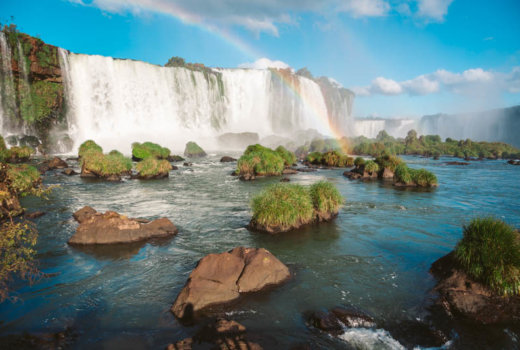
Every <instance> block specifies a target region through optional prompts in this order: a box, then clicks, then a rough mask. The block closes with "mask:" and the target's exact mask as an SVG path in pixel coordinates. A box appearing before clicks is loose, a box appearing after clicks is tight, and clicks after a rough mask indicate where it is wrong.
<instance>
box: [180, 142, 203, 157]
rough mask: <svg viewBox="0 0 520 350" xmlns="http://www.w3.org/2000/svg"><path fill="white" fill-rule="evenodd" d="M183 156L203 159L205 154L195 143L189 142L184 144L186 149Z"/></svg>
mask: <svg viewBox="0 0 520 350" xmlns="http://www.w3.org/2000/svg"><path fill="white" fill-rule="evenodd" d="M184 156H185V157H189V158H193V157H205V156H206V152H204V150H203V149H202V147H200V146H199V145H197V144H196V143H195V142H193V141H190V142H188V143H187V144H186V148H185V149H184Z"/></svg>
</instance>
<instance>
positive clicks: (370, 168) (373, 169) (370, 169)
mask: <svg viewBox="0 0 520 350" xmlns="http://www.w3.org/2000/svg"><path fill="white" fill-rule="evenodd" d="M365 171H366V172H367V173H377V172H378V171H379V165H377V163H376V162H374V161H373V160H369V161H367V162H366V163H365Z"/></svg>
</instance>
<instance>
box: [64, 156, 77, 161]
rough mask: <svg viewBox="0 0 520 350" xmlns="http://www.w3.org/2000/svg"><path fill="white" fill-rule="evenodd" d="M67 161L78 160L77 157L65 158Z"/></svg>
mask: <svg viewBox="0 0 520 350" xmlns="http://www.w3.org/2000/svg"><path fill="white" fill-rule="evenodd" d="M65 160H66V161H67V162H79V157H71V158H65Z"/></svg>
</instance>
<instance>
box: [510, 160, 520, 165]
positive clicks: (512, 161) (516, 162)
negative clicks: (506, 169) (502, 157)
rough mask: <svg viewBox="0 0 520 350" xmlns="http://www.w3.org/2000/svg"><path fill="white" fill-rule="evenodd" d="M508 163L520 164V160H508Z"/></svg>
mask: <svg viewBox="0 0 520 350" xmlns="http://www.w3.org/2000/svg"><path fill="white" fill-rule="evenodd" d="M507 163H508V164H511V165H520V160H513V159H511V160H508V161H507Z"/></svg>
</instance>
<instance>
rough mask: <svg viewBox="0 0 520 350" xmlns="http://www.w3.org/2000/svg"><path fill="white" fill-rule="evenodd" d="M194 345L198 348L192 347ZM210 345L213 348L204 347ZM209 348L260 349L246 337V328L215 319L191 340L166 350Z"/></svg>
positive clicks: (180, 342) (172, 345) (229, 349)
mask: <svg viewBox="0 0 520 350" xmlns="http://www.w3.org/2000/svg"><path fill="white" fill-rule="evenodd" d="M194 344H196V345H198V346H194ZM206 344H208V345H209V344H212V345H214V346H204V345H206ZM193 348H204V349H206V348H211V349H222V350H261V349H262V347H261V346H260V345H258V344H256V343H253V342H250V341H249V340H247V337H246V327H244V326H243V325H241V324H240V323H238V322H236V321H230V320H226V319H217V320H216V321H215V323H214V324H212V323H209V324H206V325H205V326H203V327H202V328H201V329H200V330H199V331H198V332H197V333H196V334H195V336H194V337H193V338H186V339H183V340H181V341H178V342H177V343H175V344H169V345H168V347H167V348H166V349H167V350H181V349H182V350H191V349H193Z"/></svg>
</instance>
